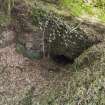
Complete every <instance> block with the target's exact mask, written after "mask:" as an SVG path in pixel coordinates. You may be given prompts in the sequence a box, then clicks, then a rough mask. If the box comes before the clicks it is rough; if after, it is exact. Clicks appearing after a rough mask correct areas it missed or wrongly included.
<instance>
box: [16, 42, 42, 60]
mask: <svg viewBox="0 0 105 105" xmlns="http://www.w3.org/2000/svg"><path fill="white" fill-rule="evenodd" d="M16 51H17V52H18V53H20V54H23V55H24V56H26V57H28V58H29V59H31V60H34V59H41V58H42V55H41V53H40V52H35V51H31V50H27V49H26V48H25V46H24V45H22V44H19V43H17V45H16Z"/></svg>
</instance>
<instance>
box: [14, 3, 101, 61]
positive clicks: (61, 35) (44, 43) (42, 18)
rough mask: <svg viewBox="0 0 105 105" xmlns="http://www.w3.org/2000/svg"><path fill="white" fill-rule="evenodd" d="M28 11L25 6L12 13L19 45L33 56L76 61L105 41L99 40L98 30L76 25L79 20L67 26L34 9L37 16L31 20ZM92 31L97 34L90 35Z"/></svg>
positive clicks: (16, 8)
mask: <svg viewBox="0 0 105 105" xmlns="http://www.w3.org/2000/svg"><path fill="white" fill-rule="evenodd" d="M18 7H19V8H18ZM21 8H22V9H21ZM22 10H23V12H22ZM27 10H28V9H27ZM15 11H18V12H15ZM20 11H21V12H20ZM24 11H26V10H24V9H23V7H22V5H21V6H20V5H17V6H16V7H15V8H13V9H12V17H13V19H14V21H15V22H14V23H15V24H17V25H16V26H15V27H16V29H18V30H17V36H18V37H17V42H18V43H20V44H22V45H23V46H24V47H25V49H26V50H28V51H29V52H37V53H40V54H44V53H48V54H49V55H50V56H51V57H54V56H57V55H58V56H60V55H63V56H65V57H67V58H69V59H71V60H74V59H75V58H76V57H78V56H79V55H80V54H81V53H82V52H83V51H84V50H86V49H87V48H88V47H90V46H92V45H93V44H97V43H99V42H101V41H102V40H103V35H100V36H99V33H97V31H96V30H95V29H94V28H92V29H91V28H89V27H88V25H86V27H84V26H85V25H84V24H82V23H80V22H78V23H77V24H75V22H73V20H75V19H73V20H70V21H69V24H67V23H66V22H64V21H63V20H62V19H60V18H59V17H56V15H53V14H51V13H47V12H46V11H44V10H42V9H41V8H37V7H34V11H33V13H32V14H31V15H29V16H28V15H27V12H24ZM14 13H15V14H14ZM25 13H26V15H25ZM28 20H32V21H28ZM23 25H24V26H23ZM18 27H19V28H18ZM87 27H88V28H87ZM85 29H86V30H85ZM90 30H93V31H94V32H96V33H95V34H94V32H93V33H89V34H87V33H86V32H88V31H90Z"/></svg>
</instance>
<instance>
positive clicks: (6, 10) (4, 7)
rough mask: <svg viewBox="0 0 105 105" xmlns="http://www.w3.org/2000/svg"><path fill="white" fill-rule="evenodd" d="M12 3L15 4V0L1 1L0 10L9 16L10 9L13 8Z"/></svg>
mask: <svg viewBox="0 0 105 105" xmlns="http://www.w3.org/2000/svg"><path fill="white" fill-rule="evenodd" d="M14 2H15V0H3V1H2V2H1V8H2V10H3V12H4V13H6V14H8V15H10V12H11V8H12V7H13V5H14Z"/></svg>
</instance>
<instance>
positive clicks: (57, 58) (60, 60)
mask: <svg viewBox="0 0 105 105" xmlns="http://www.w3.org/2000/svg"><path fill="white" fill-rule="evenodd" d="M51 58H52V59H53V60H54V61H55V62H56V63H58V64H63V65H66V64H72V63H73V62H74V60H71V59H69V58H68V57H66V56H64V55H55V56H51Z"/></svg>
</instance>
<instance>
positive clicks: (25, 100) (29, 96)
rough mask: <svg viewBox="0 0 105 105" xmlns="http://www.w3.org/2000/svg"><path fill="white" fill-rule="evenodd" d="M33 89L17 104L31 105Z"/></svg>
mask: <svg viewBox="0 0 105 105" xmlns="http://www.w3.org/2000/svg"><path fill="white" fill-rule="evenodd" d="M32 98H33V89H30V90H29V91H28V92H27V93H26V95H25V97H24V98H23V99H22V100H21V101H20V102H19V105H32Z"/></svg>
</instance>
